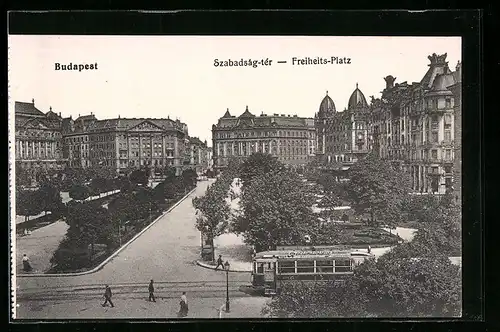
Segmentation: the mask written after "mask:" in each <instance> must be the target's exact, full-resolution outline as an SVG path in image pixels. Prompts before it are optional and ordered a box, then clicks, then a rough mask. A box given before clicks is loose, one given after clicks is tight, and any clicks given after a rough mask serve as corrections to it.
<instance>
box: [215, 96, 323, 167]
mask: <svg viewBox="0 0 500 332" xmlns="http://www.w3.org/2000/svg"><path fill="white" fill-rule="evenodd" d="M212 140H213V159H214V168H216V169H220V168H224V167H226V166H227V165H228V162H229V161H230V160H231V159H232V158H246V157H248V156H250V155H251V154H253V153H255V152H262V153H268V154H271V155H272V156H274V157H276V158H277V159H278V160H279V161H281V162H283V163H284V164H288V165H301V164H306V163H308V162H309V161H311V160H312V159H314V156H315V153H316V132H315V129H314V119H312V118H301V117H297V116H296V115H293V116H290V115H284V114H281V115H280V114H273V115H267V114H263V113H262V114H261V115H260V116H255V115H254V114H252V113H251V112H250V111H249V110H248V106H247V107H246V109H245V111H244V112H243V113H242V114H241V115H240V116H238V117H236V116H232V115H231V114H230V113H229V109H228V110H227V111H226V113H225V114H224V116H223V117H221V118H220V119H219V121H218V123H217V124H216V125H213V126H212Z"/></svg>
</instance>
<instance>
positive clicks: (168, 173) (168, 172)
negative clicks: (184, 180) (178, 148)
mask: <svg viewBox="0 0 500 332" xmlns="http://www.w3.org/2000/svg"><path fill="white" fill-rule="evenodd" d="M176 173H177V172H176V170H175V167H172V166H168V165H167V166H165V168H164V169H163V174H164V175H165V177H167V178H169V177H174V176H175V175H176Z"/></svg>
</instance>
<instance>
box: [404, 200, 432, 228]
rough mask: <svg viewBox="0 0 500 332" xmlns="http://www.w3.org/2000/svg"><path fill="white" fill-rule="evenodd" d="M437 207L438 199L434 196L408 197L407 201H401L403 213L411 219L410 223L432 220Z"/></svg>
mask: <svg viewBox="0 0 500 332" xmlns="http://www.w3.org/2000/svg"><path fill="white" fill-rule="evenodd" d="M439 207H440V201H439V198H438V196H437V195H434V194H428V195H408V197H407V199H406V200H404V201H403V211H404V212H405V215H407V216H408V217H409V218H411V221H417V222H419V223H425V222H430V221H432V220H434V217H435V214H436V213H437V210H438V209H439Z"/></svg>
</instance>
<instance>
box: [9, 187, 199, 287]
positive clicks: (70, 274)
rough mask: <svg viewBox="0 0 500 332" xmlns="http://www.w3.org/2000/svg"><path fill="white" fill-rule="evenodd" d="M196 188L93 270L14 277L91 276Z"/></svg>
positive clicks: (182, 199)
mask: <svg viewBox="0 0 500 332" xmlns="http://www.w3.org/2000/svg"><path fill="white" fill-rule="evenodd" d="M195 190H196V188H194V189H193V190H191V191H190V192H188V193H187V194H186V195H185V196H184V197H182V198H181V199H180V200H179V201H178V202H177V203H175V204H174V205H172V206H171V207H170V208H169V209H168V210H167V211H165V212H163V213H162V214H161V215H160V216H159V217H158V218H156V219H155V220H153V221H152V222H151V223H150V224H149V225H147V226H146V227H145V228H144V229H143V230H142V231H140V232H139V233H137V234H136V235H135V236H134V237H133V238H131V239H130V240H129V241H128V242H127V243H125V244H124V245H122V246H121V247H120V248H118V250H116V251H115V252H114V253H113V254H111V256H109V257H108V258H106V259H105V260H104V261H103V262H102V263H101V264H99V265H97V266H96V267H95V268H93V269H92V270H89V271H85V272H75V273H47V274H44V273H37V274H16V277H18V278H19V277H21V278H29V277H74V276H82V275H86V274H91V273H95V272H97V271H99V270H100V269H102V268H103V267H104V265H106V264H108V263H109V262H110V261H111V260H112V259H113V258H115V257H116V256H117V255H118V254H119V253H120V252H121V251H122V250H124V249H125V248H126V247H127V246H128V245H129V244H131V243H132V242H134V241H135V240H136V239H137V238H138V237H139V236H141V235H142V234H143V233H144V232H146V231H147V230H148V229H149V228H150V227H152V226H153V225H154V224H156V222H157V221H158V220H160V218H162V217H164V216H165V215H166V214H167V213H169V212H170V211H172V210H173V209H175V208H176V207H177V206H178V205H179V204H180V203H182V202H183V201H184V200H185V199H186V198H187V197H188V196H189V195H191V194H192V193H193V192H194V191H195Z"/></svg>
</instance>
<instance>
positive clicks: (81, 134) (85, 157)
mask: <svg viewBox="0 0 500 332" xmlns="http://www.w3.org/2000/svg"><path fill="white" fill-rule="evenodd" d="M96 121H97V118H96V117H95V116H94V114H92V113H91V114H90V115H84V116H78V118H77V119H76V120H73V118H72V117H71V116H70V117H69V118H65V119H63V124H62V133H63V137H64V146H63V154H64V158H65V159H66V160H67V161H68V162H67V166H68V167H69V168H86V167H90V166H92V164H91V159H90V136H89V134H88V132H87V130H88V128H89V126H90V125H91V124H93V123H94V122H96Z"/></svg>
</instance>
